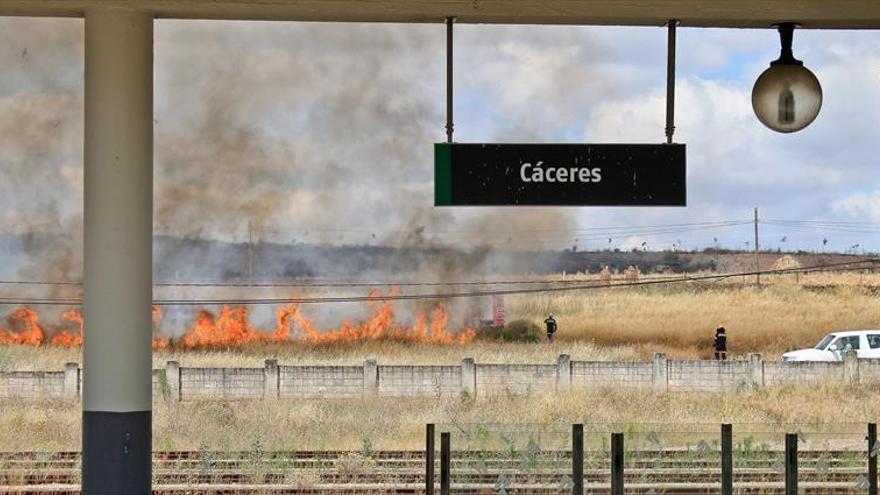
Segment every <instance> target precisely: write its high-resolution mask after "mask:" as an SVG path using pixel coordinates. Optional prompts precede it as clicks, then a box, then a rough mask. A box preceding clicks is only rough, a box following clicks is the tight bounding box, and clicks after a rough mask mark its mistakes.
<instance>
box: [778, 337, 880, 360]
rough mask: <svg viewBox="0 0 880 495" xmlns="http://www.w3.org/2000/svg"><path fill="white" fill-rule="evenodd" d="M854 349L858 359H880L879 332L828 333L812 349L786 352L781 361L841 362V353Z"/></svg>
mask: <svg viewBox="0 0 880 495" xmlns="http://www.w3.org/2000/svg"><path fill="white" fill-rule="evenodd" d="M848 349H854V350H855V351H856V355H857V356H858V357H860V358H874V359H877V358H880V330H852V331H848V332H834V333H829V334H828V335H826V336H825V337H823V338H822V340H820V341H819V343H818V344H816V347H814V348H812V349H800V350H797V351H791V352H786V353H785V354H783V355H782V360H783V361H842V360H843V352H844V351H846V350H848Z"/></svg>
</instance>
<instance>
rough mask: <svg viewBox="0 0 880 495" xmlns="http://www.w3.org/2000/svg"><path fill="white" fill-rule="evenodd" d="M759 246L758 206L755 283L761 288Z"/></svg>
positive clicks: (756, 212)
mask: <svg viewBox="0 0 880 495" xmlns="http://www.w3.org/2000/svg"><path fill="white" fill-rule="evenodd" d="M758 250H759V246H758V208H757V207H756V208H755V283H757V284H758V288H761V273H760V271H761V262H760V260H759V259H758V258H759V254H758Z"/></svg>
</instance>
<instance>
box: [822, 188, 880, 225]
mask: <svg viewBox="0 0 880 495" xmlns="http://www.w3.org/2000/svg"><path fill="white" fill-rule="evenodd" d="M831 209H832V210H833V211H835V212H840V213H844V214H846V215H849V216H851V217H855V218H865V217H867V218H870V219H871V220H874V221H880V189H876V190H874V191H870V192H864V191H859V192H856V193H853V194H850V195H848V196H846V197H843V198H841V199H838V200H836V201H834V202H833V203H832V204H831Z"/></svg>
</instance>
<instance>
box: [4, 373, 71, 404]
mask: <svg viewBox="0 0 880 495" xmlns="http://www.w3.org/2000/svg"><path fill="white" fill-rule="evenodd" d="M13 397H14V398H22V399H42V398H47V399H48V398H56V397H59V398H60V397H64V372H63V371H4V372H0V398H4V399H5V398H13Z"/></svg>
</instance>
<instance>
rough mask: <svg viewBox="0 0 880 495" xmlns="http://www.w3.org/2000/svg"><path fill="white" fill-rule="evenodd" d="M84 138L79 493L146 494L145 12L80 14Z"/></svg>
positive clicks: (148, 137)
mask: <svg viewBox="0 0 880 495" xmlns="http://www.w3.org/2000/svg"><path fill="white" fill-rule="evenodd" d="M94 5H98V4H97V3H96V4H94ZM84 131H85V146H84V181H83V196H84V205H83V223H84V229H83V233H84V240H85V243H84V250H83V259H84V272H85V273H84V275H85V276H84V281H83V289H84V303H83V306H84V313H85V314H84V317H85V330H84V335H85V341H84V343H83V378H84V381H83V428H82V450H83V452H82V493H83V494H84V495H94V494H104V493H106V494H119V493H126V494H149V493H150V479H151V475H150V451H151V416H152V410H151V409H152V369H151V368H152V364H151V359H152V349H151V339H152V336H151V332H152V311H151V309H152V308H151V306H152V251H153V250H152V240H153V16H152V14H151V13H149V12H144V11H134V10H126V9H125V8H124V7H123V8H113V9H109V8H101V7H100V6H96V7H93V8H89V9H87V10H86V11H85V127H84Z"/></svg>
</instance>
